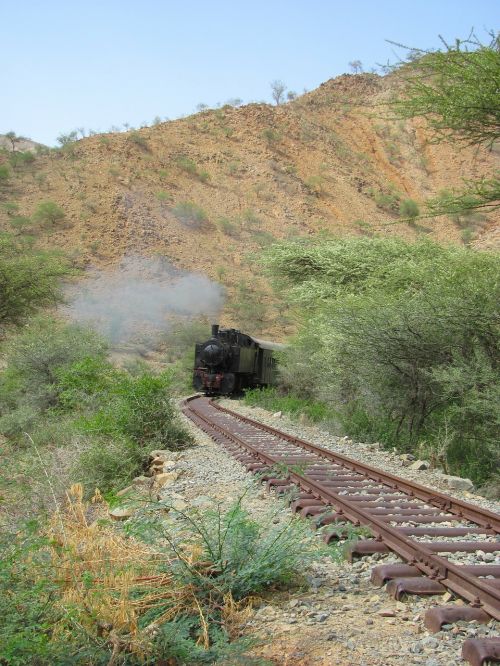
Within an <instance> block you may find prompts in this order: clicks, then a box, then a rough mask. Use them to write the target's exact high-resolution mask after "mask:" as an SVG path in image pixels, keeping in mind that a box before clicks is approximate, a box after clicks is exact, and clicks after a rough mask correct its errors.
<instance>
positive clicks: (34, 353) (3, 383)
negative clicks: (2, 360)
mask: <svg viewBox="0 0 500 666" xmlns="http://www.w3.org/2000/svg"><path fill="white" fill-rule="evenodd" d="M104 351H105V345H104V343H103V341H101V340H99V338H97V336H96V334H95V333H93V332H92V331H90V330H88V329H83V328H81V327H79V326H75V325H72V326H64V325H63V324H61V323H58V322H56V321H54V320H52V319H48V318H37V319H34V320H32V321H31V322H30V324H29V325H28V326H27V327H26V328H25V329H24V330H23V332H22V333H20V334H19V335H18V336H16V337H14V338H13V339H12V340H11V341H10V342H9V344H7V345H6V350H5V356H6V369H5V370H4V372H3V373H2V375H1V376H0V415H1V418H0V429H2V424H3V422H4V419H5V418H6V416H7V415H8V417H9V423H12V422H13V421H12V417H13V414H15V413H16V412H18V411H19V410H21V412H20V413H21V414H22V413H24V411H25V410H32V411H33V413H34V414H41V413H43V412H45V411H46V410H48V409H51V408H54V407H62V406H64V405H65V404H68V406H70V403H69V402H68V401H67V399H66V398H65V397H64V395H63V391H64V386H61V383H60V380H59V377H60V376H62V375H63V374H64V372H65V371H67V369H68V368H69V367H71V366H72V364H75V363H80V362H81V361H83V359H88V363H87V364H89V363H91V362H94V363H97V361H98V360H99V359H101V360H102V359H103V357H104ZM75 367H79V368H80V369H83V368H82V367H81V366H79V365H77V366H75ZM85 379H86V375H85V374H82V377H81V378H80V382H83V381H84V380H85ZM75 404H76V401H75ZM20 425H21V428H22V424H20ZM4 432H5V431H4ZM7 434H13V433H12V427H11V431H10V432H8V433H7Z"/></svg>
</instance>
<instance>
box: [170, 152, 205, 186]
mask: <svg viewBox="0 0 500 666" xmlns="http://www.w3.org/2000/svg"><path fill="white" fill-rule="evenodd" d="M175 163H176V164H177V166H178V167H179V169H181V171H184V172H185V173H187V174H189V175H190V176H196V178H198V179H199V180H201V182H202V183H206V182H207V181H208V180H210V174H209V173H208V171H205V170H204V169H202V170H200V169H199V168H198V166H197V165H196V162H195V161H194V160H192V159H191V158H189V157H186V156H185V155H180V156H179V157H178V158H177V159H176V160H175Z"/></svg>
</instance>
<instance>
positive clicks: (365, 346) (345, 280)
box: [267, 238, 500, 483]
mask: <svg viewBox="0 0 500 666" xmlns="http://www.w3.org/2000/svg"><path fill="white" fill-rule="evenodd" d="M267 263H268V266H269V268H270V270H271V271H272V273H273V274H274V275H275V277H276V278H277V286H278V287H279V289H280V291H281V293H285V294H287V296H288V297H289V298H290V299H291V301H292V303H294V304H295V305H298V306H299V307H300V309H301V311H302V314H303V315H304V314H305V315H306V316H307V317H308V319H309V320H308V322H307V323H304V325H303V328H302V332H301V334H300V336H299V338H298V339H297V341H296V342H295V343H294V344H293V345H292V348H291V349H290V350H289V352H288V354H287V356H286V360H285V363H284V367H283V368H282V369H281V377H282V382H283V384H284V387H285V388H287V389H288V390H289V391H291V392H292V393H295V394H296V395H299V396H300V397H302V398H307V399H312V400H315V401H319V402H324V403H326V404H327V405H329V406H331V407H332V408H334V409H335V410H336V412H337V414H338V417H339V419H340V420H341V421H342V422H343V424H344V427H345V428H346V429H347V430H348V432H350V433H351V434H356V435H358V436H362V437H371V438H373V439H378V440H379V441H384V442H385V443H387V444H388V445H389V444H390V445H391V446H398V447H400V448H401V449H402V450H406V451H408V450H412V451H415V452H417V453H419V452H421V451H426V452H427V453H428V455H429V457H431V458H432V459H434V460H435V462H436V463H439V464H440V465H442V466H444V467H445V468H446V469H447V470H448V471H449V472H450V473H455V474H462V475H467V476H470V478H472V479H473V480H474V481H476V482H477V483H483V482H485V481H486V480H487V479H488V478H489V477H490V476H491V474H492V473H493V472H494V470H495V469H496V468H497V466H498V465H499V464H500V447H499V446H498V442H497V438H496V435H495V432H496V430H497V429H498V427H499V425H500V424H499V421H498V414H497V409H496V406H497V404H498V400H499V398H500V396H499V394H498V383H499V382H498V379H499V376H498V367H497V363H496V360H495V359H497V358H498V353H499V347H500V336H499V329H498V312H497V307H496V304H497V302H498V299H499V294H498V285H500V263H499V261H498V255H496V254H493V253H487V252H481V253H476V252H472V251H469V250H466V249H461V248H452V247H440V246H438V245H435V244H433V243H430V242H429V241H419V242H417V243H414V244H408V243H405V242H404V241H402V240H397V239H391V240H388V239H380V238H372V239H368V238H356V239H344V240H333V241H331V240H329V241H326V242H322V243H319V242H318V243H316V244H315V243H311V242H304V241H302V242H296V243H288V244H281V245H277V246H273V247H271V248H270V249H269V250H268V251H267Z"/></svg>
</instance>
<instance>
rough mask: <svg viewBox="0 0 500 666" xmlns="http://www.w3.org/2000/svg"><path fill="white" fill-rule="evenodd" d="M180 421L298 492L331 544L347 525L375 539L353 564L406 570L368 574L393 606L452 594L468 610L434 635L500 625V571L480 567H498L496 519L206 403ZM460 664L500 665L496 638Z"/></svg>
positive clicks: (439, 609) (429, 616)
mask: <svg viewBox="0 0 500 666" xmlns="http://www.w3.org/2000/svg"><path fill="white" fill-rule="evenodd" d="M183 411H184V413H185V414H186V416H187V417H188V418H190V419H191V420H192V421H193V422H194V423H196V424H197V425H198V426H199V427H200V428H201V429H202V430H204V431H205V432H206V433H207V434H208V435H210V436H211V437H212V438H213V439H214V440H215V441H217V442H218V443H219V444H221V445H223V446H224V447H225V448H226V449H227V451H228V452H229V453H230V454H231V455H232V456H233V457H235V458H236V459H237V460H239V461H240V462H241V463H242V464H243V465H245V466H246V468H247V469H248V470H250V471H252V472H254V473H260V474H261V476H262V478H263V480H265V481H266V482H267V486H268V488H271V487H275V488H276V490H277V491H278V492H286V491H287V490H292V489H295V490H296V497H295V499H294V500H293V502H292V504H291V506H292V509H293V510H294V511H296V512H300V513H301V515H302V516H304V517H311V518H313V519H314V520H315V521H316V524H317V526H318V527H320V526H329V525H331V526H332V529H331V530H330V529H329V528H328V527H325V540H326V541H327V542H329V541H330V540H332V539H335V538H338V537H339V533H341V531H342V524H343V523H345V522H351V523H354V524H355V525H358V526H364V527H366V528H368V529H369V530H370V532H371V534H372V538H370V539H362V540H359V541H357V542H356V543H355V544H353V545H352V546H351V547H350V550H349V557H350V558H351V559H354V558H356V557H363V556H364V555H369V554H372V553H385V552H390V551H393V552H394V553H396V554H397V555H399V556H400V557H401V559H402V560H403V563H401V564H392V565H380V566H376V567H374V569H373V570H372V581H373V582H374V584H378V585H380V586H381V585H384V584H385V583H387V591H388V592H389V593H390V594H392V595H393V596H394V597H395V598H396V599H399V598H400V597H402V596H403V595H406V594H418V595H433V594H434V595H438V594H443V593H444V592H445V591H446V590H449V591H451V592H453V593H455V594H457V595H459V596H460V597H462V598H464V599H466V600H467V601H468V602H469V605H468V606H457V605H449V606H442V605H440V606H436V607H435V608H431V609H430V610H428V611H427V613H426V616H425V619H424V623H425V625H426V627H427V628H428V629H429V630H430V631H434V632H435V631H439V630H440V629H441V627H442V626H443V624H447V623H450V622H456V621H458V620H465V621H476V622H481V623H487V622H489V621H490V619H491V618H494V619H496V620H500V564H493V563H484V559H492V560H494V561H495V559H496V556H495V555H494V553H497V552H498V551H500V515H498V514H495V513H493V512H491V511H487V510H485V509H481V508H479V507H477V506H474V505H472V504H468V503H466V502H462V501H460V500H457V499H455V498H453V497H450V496H448V495H445V494H442V493H439V492H437V491H435V490H432V489H429V488H426V487H425V486H421V485H419V484H417V483H413V482H410V481H408V480H406V479H403V478H400V477H397V476H395V475H393V474H389V473H387V472H384V471H382V470H380V469H376V468H374V467H371V466H369V465H366V464H363V463H361V462H359V461H356V460H353V459H350V458H347V457H346V456H343V455H340V454H337V453H333V452H331V451H328V450H327V449H324V448H321V447H319V446H316V445H314V444H311V443H310V442H306V441H304V440H301V439H299V438H297V437H293V436H291V435H288V434H286V433H283V432H281V431H279V430H276V429H275V428H272V427H270V426H267V425H264V424H262V423H259V422H257V421H254V420H252V419H249V418H246V417H243V416H242V415H240V414H238V413H236V412H233V411H231V410H229V409H225V408H223V407H221V406H220V405H218V404H217V403H215V402H214V401H213V400H210V399H208V398H205V397H199V396H192V397H191V398H188V399H187V400H186V401H185V402H184V405H183ZM280 472H281V473H280ZM297 493H298V494H297ZM461 553H473V554H474V553H475V554H477V555H478V557H477V562H478V563H477V564H476V563H474V564H471V565H464V564H460V562H459V560H458V559H457V556H458V554H461ZM489 554H492V555H489ZM479 555H481V558H483V562H482V561H481V559H480V557H479ZM462 655H463V658H464V659H466V660H467V661H469V662H470V663H471V664H472V665H473V666H481V665H482V664H484V663H486V662H488V661H490V662H500V638H488V639H470V640H467V641H465V642H464V645H463V650H462Z"/></svg>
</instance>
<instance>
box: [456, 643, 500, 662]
mask: <svg viewBox="0 0 500 666" xmlns="http://www.w3.org/2000/svg"><path fill="white" fill-rule="evenodd" d="M462 659H465V660H466V661H468V662H469V663H470V664H471V666H483V664H485V663H486V662H489V661H494V662H498V661H500V638H469V639H467V640H466V641H465V643H464V644H463V645H462Z"/></svg>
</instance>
